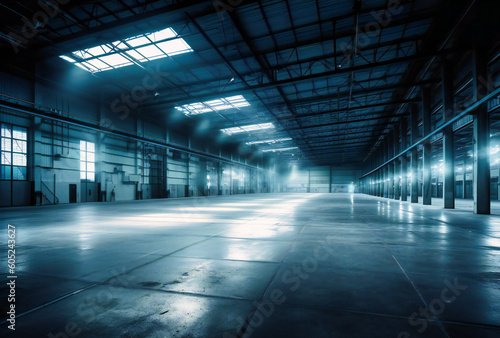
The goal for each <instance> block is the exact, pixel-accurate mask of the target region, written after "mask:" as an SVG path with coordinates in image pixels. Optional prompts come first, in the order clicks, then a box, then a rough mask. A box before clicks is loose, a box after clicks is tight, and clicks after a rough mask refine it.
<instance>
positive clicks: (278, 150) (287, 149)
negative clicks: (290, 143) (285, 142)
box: [262, 147, 299, 153]
mask: <svg viewBox="0 0 500 338" xmlns="http://www.w3.org/2000/svg"><path fill="white" fill-rule="evenodd" d="M295 149H299V147H288V148H277V149H265V150H262V152H263V153H269V152H273V153H275V152H281V151H289V150H295Z"/></svg>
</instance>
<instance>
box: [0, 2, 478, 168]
mask: <svg viewBox="0 0 500 338" xmlns="http://www.w3.org/2000/svg"><path fill="white" fill-rule="evenodd" d="M478 3H480V1H461V0H455V1H446V0H432V1H430V0H335V1H332V0H288V1H284V0H270V1H264V0H262V1H252V0H240V1H224V0H214V1H194V0H186V1H174V0H172V1H154V0H145V1H140V0H118V1H88V0H86V1H77V0H74V1H59V2H56V1H53V2H52V3H45V5H44V6H41V5H40V2H37V1H35V0H31V1H22V2H21V1H6V2H2V4H1V5H0V15H1V17H2V23H1V24H0V27H1V33H0V34H1V35H0V37H1V39H0V46H1V47H2V49H3V48H6V47H10V46H12V49H13V50H20V51H21V52H22V53H24V54H30V55H32V56H33V57H34V58H35V59H36V60H50V62H52V64H54V65H55V67H70V66H72V65H70V64H65V61H64V60H62V59H60V58H59V56H60V55H68V54H70V53H72V52H74V51H77V50H83V49H86V48H91V47H95V46H99V45H105V44H110V43H113V42H115V41H118V40H124V39H128V38H131V37H136V36H139V35H141V34H147V33H150V32H155V31H160V30H162V29H166V28H172V29H173V30H174V31H175V32H176V34H177V35H178V36H179V37H180V38H182V39H183V40H184V41H185V42H186V43H187V44H188V45H189V46H190V48H192V50H193V52H190V53H183V54H180V55H165V57H164V58H161V59H157V60H153V61H148V62H144V60H140V59H134V58H133V57H132V58H131V60H130V63H131V65H129V66H127V67H121V68H119V69H111V70H108V71H105V72H98V73H95V74H93V76H95V85H96V86H98V85H106V86H110V87H113V86H114V87H115V88H116V90H123V89H124V88H125V89H127V90H128V91H132V90H133V88H135V87H137V86H138V85H141V84H143V83H144V79H145V77H147V76H148V75H149V76H150V77H153V78H154V79H156V81H157V83H155V86H154V90H152V92H153V93H152V94H151V95H147V97H146V98H145V99H144V100H141V101H140V102H139V104H138V108H137V109H139V110H140V111H141V113H142V114H145V115H148V114H149V115H151V116H152V117H155V118H157V117H158V116H162V115H168V114H172V112H174V111H175V110H176V107H182V106H185V107H197V106H196V104H200V103H206V102H210V101H214V100H220V99H225V98H229V97H234V96H242V97H243V98H244V99H245V100H246V101H247V102H248V103H249V105H248V106H241V107H239V106H231V107H229V108H228V109H201V110H199V111H203V113H199V114H198V113H197V114H186V115H189V116H185V118H186V119H189V120H190V123H192V124H193V125H196V124H199V123H205V124H206V125H208V126H209V128H210V130H212V132H213V133H214V134H217V135H219V136H218V137H220V138H221V139H223V140H226V141H227V142H235V143H242V144H243V143H252V142H253V145H252V146H253V147H257V149H259V150H263V151H265V150H270V149H276V148H277V146H280V147H283V148H289V149H290V150H289V151H274V152H273V151H268V152H267V153H271V154H272V156H279V158H281V159H282V160H286V161H291V160H301V161H305V162H309V163H314V164H339V163H340V164H360V163H363V162H364V161H365V160H366V159H367V158H368V157H369V155H370V154H372V153H373V152H374V150H375V149H376V146H377V145H378V144H379V143H380V142H381V140H382V139H383V137H384V134H386V133H387V132H388V130H389V128H390V127H391V126H392V125H393V124H394V123H396V121H397V118H398V117H401V116H405V115H407V114H408V110H409V107H410V106H411V104H412V103H414V102H420V101H421V98H420V97H419V95H420V94H419V92H418V90H416V88H417V87H420V86H424V85H427V86H433V85H438V84H439V81H440V76H439V74H440V73H439V71H440V67H441V65H442V64H443V62H444V60H446V56H447V55H448V54H450V53H457V52H460V51H461V49H460V48H461V46H460V44H458V45H457V44H456V43H455V42H456V40H457V37H458V36H459V34H460V32H461V31H463V29H464V27H466V25H467V20H468V19H467V18H468V16H467V15H468V14H469V13H470V12H471V11H475V10H476V11H477V10H478V8H480V4H478ZM42 4H44V3H42ZM20 19H21V20H20ZM28 36H29V37H28ZM151 43H152V44H154V43H155V42H151ZM13 55H14V57H15V54H13ZM81 71H82V72H84V70H81ZM155 74H156V75H155ZM112 98H113V95H110V96H109V97H103V99H104V100H108V101H110V100H112ZM218 102H220V101H218ZM188 105H191V106H188ZM198 108H199V107H198ZM269 123H272V125H273V126H274V128H266V129H262V130H245V132H241V133H234V134H229V135H225V134H224V133H222V132H221V130H223V129H225V130H227V129H229V128H237V127H241V126H249V125H263V124H269ZM273 139H285V140H286V141H283V142H280V143H279V144H278V145H277V144H273V143H266V142H260V143H258V141H265V140H273ZM296 147H297V148H296Z"/></svg>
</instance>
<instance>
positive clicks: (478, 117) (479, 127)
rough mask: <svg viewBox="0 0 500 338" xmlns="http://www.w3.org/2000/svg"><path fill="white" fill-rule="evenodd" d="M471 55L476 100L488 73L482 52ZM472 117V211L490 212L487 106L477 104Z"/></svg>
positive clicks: (481, 96) (485, 85)
mask: <svg viewBox="0 0 500 338" xmlns="http://www.w3.org/2000/svg"><path fill="white" fill-rule="evenodd" d="M473 55H474V58H473V60H474V61H473V62H474V64H473V85H474V100H475V101H477V100H480V99H482V98H483V97H484V95H485V94H486V93H487V91H488V88H487V87H488V82H487V81H488V79H487V76H488V74H487V69H486V68H487V65H486V60H485V57H484V54H483V52H482V51H479V50H475V51H474V54H473ZM473 118H474V133H473V139H472V144H473V147H474V151H473V154H474V178H473V180H474V181H473V191H474V213H475V214H490V207H491V206H490V202H491V201H490V117H489V115H488V108H487V106H486V105H484V104H483V105H481V106H479V107H478V108H477V109H476V111H475V112H474V115H473ZM464 170H465V168H464Z"/></svg>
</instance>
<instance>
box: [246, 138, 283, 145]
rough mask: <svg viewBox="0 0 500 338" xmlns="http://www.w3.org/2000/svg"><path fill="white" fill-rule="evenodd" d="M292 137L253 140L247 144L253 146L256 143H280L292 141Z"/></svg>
mask: <svg viewBox="0 0 500 338" xmlns="http://www.w3.org/2000/svg"><path fill="white" fill-rule="evenodd" d="M291 140H292V139H291V138H289V137H288V138H278V139H275V140H264V141H252V142H247V145H249V146H251V145H254V144H274V143H280V142H286V141H291Z"/></svg>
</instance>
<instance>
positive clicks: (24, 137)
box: [0, 122, 29, 182]
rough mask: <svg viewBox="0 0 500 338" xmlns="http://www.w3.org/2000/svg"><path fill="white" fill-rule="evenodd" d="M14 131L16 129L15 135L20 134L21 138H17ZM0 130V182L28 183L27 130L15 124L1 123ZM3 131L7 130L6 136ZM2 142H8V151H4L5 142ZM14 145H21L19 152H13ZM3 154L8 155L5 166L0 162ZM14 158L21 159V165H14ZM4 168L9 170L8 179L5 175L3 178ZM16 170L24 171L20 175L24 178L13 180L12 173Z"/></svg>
mask: <svg viewBox="0 0 500 338" xmlns="http://www.w3.org/2000/svg"><path fill="white" fill-rule="evenodd" d="M15 129H17V131H16V132H17V133H19V132H21V137H19V134H17V135H16V132H15ZM0 130H1V133H0V139H1V141H0V151H1V156H2V160H1V161H0V168H1V170H0V180H1V181H19V182H23V181H28V164H29V156H28V155H29V151H28V147H29V143H28V133H29V129H28V128H27V127H22V126H18V125H15V124H11V123H5V122H2V123H0ZM4 130H9V135H6V133H5V132H4ZM4 140H9V142H8V143H9V147H8V148H9V149H4V145H5V144H6V142H5V141H4ZM16 143H17V144H18V145H19V144H21V149H20V150H14V149H15V145H16ZM5 153H7V154H9V162H10V163H7V164H4V163H1V162H3V156H4V154H5ZM15 155H20V156H15ZM15 157H21V158H22V159H23V160H22V164H14V158H15ZM4 168H8V169H9V175H8V178H7V177H6V176H7V175H5V176H4V174H3V170H4ZM16 168H23V169H24V172H23V173H22V174H23V176H24V177H23V178H19V176H16V178H14V172H15V169H16Z"/></svg>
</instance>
